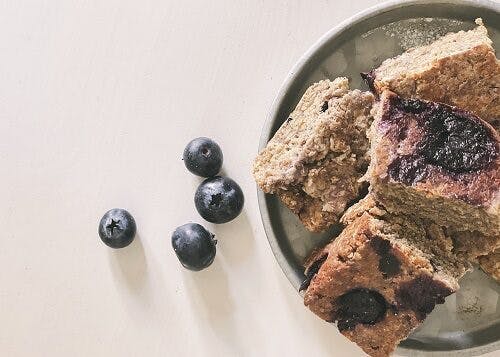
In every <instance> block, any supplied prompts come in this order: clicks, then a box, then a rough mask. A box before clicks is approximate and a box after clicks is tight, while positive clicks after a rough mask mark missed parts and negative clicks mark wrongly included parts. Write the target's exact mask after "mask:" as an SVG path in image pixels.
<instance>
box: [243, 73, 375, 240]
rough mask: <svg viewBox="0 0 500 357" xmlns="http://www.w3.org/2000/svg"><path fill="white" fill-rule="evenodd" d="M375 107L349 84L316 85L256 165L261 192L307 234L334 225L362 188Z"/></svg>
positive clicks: (340, 80) (370, 98)
mask: <svg viewBox="0 0 500 357" xmlns="http://www.w3.org/2000/svg"><path fill="white" fill-rule="evenodd" d="M373 101H374V97H373V95H372V94H371V93H369V92H362V91H359V90H352V91H351V90H349V86H348V80H347V78H337V79H335V80H333V81H330V80H323V81H320V82H318V83H315V84H313V85H312V86H311V87H309V88H308V89H307V90H306V92H305V94H304V96H303V97H302V99H301V100H300V101H299V103H298V104H297V107H296V108H295V110H294V111H293V112H292V113H291V114H290V116H289V117H288V119H286V120H285V121H284V123H283V124H282V126H281V127H280V128H279V129H278V131H277V132H276V134H275V135H274V137H273V138H272V139H271V140H270V141H269V143H268V144H267V146H266V148H265V149H264V150H262V152H261V153H260V154H259V155H258V156H257V158H256V159H255V162H254V166H253V175H254V177H255V180H256V181H257V184H258V185H259V187H260V188H261V189H262V190H263V191H264V192H266V193H274V194H277V195H278V196H279V197H280V199H281V200H282V201H283V203H284V204H285V205H286V206H288V207H289V208H290V209H291V210H292V211H293V212H294V213H296V214H297V215H298V216H299V218H300V220H301V221H302V223H303V224H304V226H305V227H306V228H307V229H309V230H310V231H313V232H319V231H323V230H325V229H326V228H328V227H329V226H331V225H332V224H335V223H337V222H338V219H339V217H340V216H341V215H342V213H343V212H344V210H345V208H346V206H347V205H348V203H349V202H351V201H352V200H354V199H356V198H357V197H358V195H359V193H360V191H361V190H362V188H363V185H364V184H363V183H361V182H359V179H360V178H361V177H362V176H363V174H364V173H365V171H366V169H367V167H368V164H369V157H368V156H367V150H368V146H369V142H368V138H367V136H366V131H367V129H368V128H369V126H370V124H371V122H372V117H371V115H370V109H371V107H372V104H373Z"/></svg>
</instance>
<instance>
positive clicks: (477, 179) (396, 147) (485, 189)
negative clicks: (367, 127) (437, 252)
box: [367, 91, 500, 237]
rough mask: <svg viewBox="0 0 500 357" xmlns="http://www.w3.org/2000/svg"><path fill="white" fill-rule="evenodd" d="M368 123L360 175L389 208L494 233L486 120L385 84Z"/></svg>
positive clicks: (498, 149) (497, 218) (498, 176)
mask: <svg viewBox="0 0 500 357" xmlns="http://www.w3.org/2000/svg"><path fill="white" fill-rule="evenodd" d="M375 111H376V114H375V121H374V123H373V126H372V128H371V133H370V136H371V150H370V151H371V164H370V169H369V173H368V174H367V176H368V177H369V180H370V185H371V190H372V192H373V194H374V196H375V199H376V200H378V201H380V202H381V204H382V205H383V206H384V207H386V208H387V209H388V210H389V211H391V212H398V213H404V214H408V215H416V216H419V217H421V218H422V219H428V220H430V221H434V222H436V223H437V224H439V225H441V226H444V227H451V228H452V229H453V230H455V231H457V232H474V231H477V232H478V233H479V234H483V235H485V236H492V237H498V235H499V232H500V208H499V207H500V144H499V135H498V133H497V132H496V131H495V129H494V128H493V127H491V126H490V125H489V124H488V123H486V122H484V121H483V120H481V119H480V118H478V117H476V116H474V115H473V114H471V113H468V112H465V111H463V110H461V109H458V108H456V107H451V106H448V105H445V104H439V103H434V102H428V101H423V100H418V99H403V98H401V97H399V96H397V95H396V94H394V93H392V92H389V91H386V92H384V93H382V95H381V100H380V105H379V106H378V107H377V109H376V110H375Z"/></svg>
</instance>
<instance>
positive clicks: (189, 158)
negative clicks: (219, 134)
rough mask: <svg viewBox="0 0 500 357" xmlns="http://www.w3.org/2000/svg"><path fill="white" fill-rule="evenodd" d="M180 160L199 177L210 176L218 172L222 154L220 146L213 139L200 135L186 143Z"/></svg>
mask: <svg viewBox="0 0 500 357" xmlns="http://www.w3.org/2000/svg"><path fill="white" fill-rule="evenodd" d="M182 160H184V165H185V166H186V168H187V169H188V170H189V171H190V172H191V173H193V174H195V175H198V176H201V177H212V176H215V175H217V174H218V173H219V171H220V169H221V167H222V161H223V155H222V150H221V148H220V146H219V145H218V144H217V143H216V142H215V141H213V140H212V139H209V138H205V137H200V138H196V139H193V140H191V141H190V142H189V144H187V146H186V148H185V149H184V153H183V155H182Z"/></svg>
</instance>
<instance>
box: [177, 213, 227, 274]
mask: <svg viewBox="0 0 500 357" xmlns="http://www.w3.org/2000/svg"><path fill="white" fill-rule="evenodd" d="M216 244H217V241H216V240H215V239H214V235H213V234H212V233H210V232H209V231H207V230H206V229H205V228H204V227H203V226H201V225H199V224H197V223H187V224H185V225H183V226H180V227H177V229H176V230H175V231H174V233H173V234H172V247H173V248H174V251H175V254H176V255H177V258H179V261H180V262H181V264H182V265H183V266H184V268H186V269H189V270H194V271H198V270H202V269H205V268H206V267H208V266H209V265H210V264H212V262H213V261H214V258H215V253H216V248H215V245H216Z"/></svg>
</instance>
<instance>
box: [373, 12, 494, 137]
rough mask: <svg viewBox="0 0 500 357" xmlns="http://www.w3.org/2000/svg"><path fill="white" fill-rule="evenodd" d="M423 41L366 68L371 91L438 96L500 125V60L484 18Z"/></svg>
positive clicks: (428, 98) (441, 100)
mask: <svg viewBox="0 0 500 357" xmlns="http://www.w3.org/2000/svg"><path fill="white" fill-rule="evenodd" d="M476 23H477V24H478V26H477V27H476V28H475V29H473V30H470V31H460V32H457V33H449V34H447V35H445V36H443V37H441V38H439V39H438V40H436V41H435V42H433V43H431V44H430V45H427V46H421V47H416V48H412V49H410V50H408V51H406V52H404V53H403V54H401V55H400V56H397V57H394V58H390V59H387V60H385V61H384V62H383V63H382V64H381V65H380V67H378V68H376V69H374V70H372V71H370V72H369V73H366V74H364V78H365V80H366V81H367V82H368V84H369V85H370V87H371V88H372V90H373V91H375V92H376V93H378V94H381V93H382V92H383V91H384V90H391V91H393V92H395V93H397V94H398V95H400V96H402V97H405V98H419V99H426V100H431V101H435V102H442V103H446V104H450V105H454V106H457V107H460V108H462V109H465V110H468V111H471V112H473V113H474V114H476V115H478V116H479V117H481V118H482V119H484V120H486V121H488V122H490V123H492V125H493V126H494V127H496V128H497V129H499V128H500V122H499V120H500V61H499V60H498V59H497V58H496V56H495V51H494V49H493V47H492V41H491V40H490V38H489V37H488V32H487V30H486V27H484V26H483V23H482V20H481V19H477V20H476Z"/></svg>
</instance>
